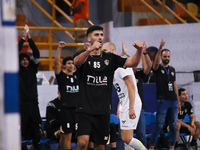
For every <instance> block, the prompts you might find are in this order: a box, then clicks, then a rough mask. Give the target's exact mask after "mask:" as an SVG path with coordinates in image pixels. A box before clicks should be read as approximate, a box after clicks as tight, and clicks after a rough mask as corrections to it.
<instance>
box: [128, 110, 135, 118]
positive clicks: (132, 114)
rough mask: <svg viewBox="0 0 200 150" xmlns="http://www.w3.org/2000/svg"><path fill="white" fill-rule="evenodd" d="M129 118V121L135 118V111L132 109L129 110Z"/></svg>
mask: <svg viewBox="0 0 200 150" xmlns="http://www.w3.org/2000/svg"><path fill="white" fill-rule="evenodd" d="M129 118H130V119H135V118H136V114H135V110H134V109H133V108H129Z"/></svg>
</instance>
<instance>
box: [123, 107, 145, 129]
mask: <svg viewBox="0 0 200 150" xmlns="http://www.w3.org/2000/svg"><path fill="white" fill-rule="evenodd" d="M141 108H142V106H141V105H139V106H135V107H134V109H135V114H136V118H135V119H130V118H129V109H122V110H123V111H120V112H119V118H120V128H121V129H122V130H132V129H133V130H134V129H136V128H137V124H138V120H139V118H140V112H141Z"/></svg>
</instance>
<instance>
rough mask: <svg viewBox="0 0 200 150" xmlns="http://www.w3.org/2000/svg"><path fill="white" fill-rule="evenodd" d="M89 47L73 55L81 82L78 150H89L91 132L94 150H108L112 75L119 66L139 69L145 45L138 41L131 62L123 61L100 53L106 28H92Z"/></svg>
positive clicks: (109, 54) (88, 31)
mask: <svg viewBox="0 0 200 150" xmlns="http://www.w3.org/2000/svg"><path fill="white" fill-rule="evenodd" d="M87 39H88V41H89V47H88V48H87V49H86V50H84V51H82V52H81V53H79V54H75V56H74V64H75V65H76V66H77V74H78V79H79V86H80V92H79V97H80V99H79V102H78V110H77V120H76V121H77V124H76V128H77V132H76V133H77V150H86V149H87V145H88V142H89V137H90V134H91V133H92V135H93V139H94V144H95V148H96V149H99V150H104V149H105V146H104V145H105V144H106V142H107V140H108V134H109V119H110V112H111V94H112V93H111V92H112V83H113V74H114V71H115V70H116V69H117V68H118V67H124V68H125V67H136V66H137V65H138V63H139V61H140V59H141V55H142V46H143V44H142V43H141V42H140V41H136V42H135V43H134V44H133V46H134V47H135V48H136V49H137V51H136V54H135V55H134V56H133V57H132V58H131V59H126V58H121V57H120V56H117V55H115V54H112V53H105V52H103V51H101V47H102V44H103V28H102V27H100V26H91V27H90V28H88V30H87Z"/></svg>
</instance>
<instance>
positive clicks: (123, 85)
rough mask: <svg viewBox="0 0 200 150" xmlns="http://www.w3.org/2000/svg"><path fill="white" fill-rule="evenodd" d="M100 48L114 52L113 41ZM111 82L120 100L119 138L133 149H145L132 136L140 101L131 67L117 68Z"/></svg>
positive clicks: (138, 116) (135, 126) (140, 105)
mask: <svg viewBox="0 0 200 150" xmlns="http://www.w3.org/2000/svg"><path fill="white" fill-rule="evenodd" d="M102 49H103V50H104V51H106V52H111V53H114V54H116V47H115V45H114V44H113V43H110V42H108V43H105V44H104V45H103V48H102ZM113 84H114V86H115V88H116V91H117V93H118V97H119V100H120V101H119V105H118V113H117V115H118V117H119V119H120V129H121V138H122V140H123V141H124V142H125V144H126V145H128V146H130V147H132V148H134V149H135V150H146V148H145V147H144V145H143V144H142V143H141V142H140V141H139V140H138V139H136V138H134V137H133V130H134V129H136V128H137V123H138V120H139V118H140V112H141V107H142V103H141V99H140V97H139V94H138V90H137V85H136V79H135V75H134V73H133V70H132V68H126V69H123V68H118V69H117V70H116V71H115V74H114V79H113Z"/></svg>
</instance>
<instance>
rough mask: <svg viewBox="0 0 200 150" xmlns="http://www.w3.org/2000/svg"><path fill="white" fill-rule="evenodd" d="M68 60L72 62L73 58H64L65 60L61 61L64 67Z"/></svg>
mask: <svg viewBox="0 0 200 150" xmlns="http://www.w3.org/2000/svg"><path fill="white" fill-rule="evenodd" d="M69 60H72V61H73V58H72V57H71V56H67V57H65V58H64V59H63V61H62V64H63V65H65V64H66V62H67V61H69Z"/></svg>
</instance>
